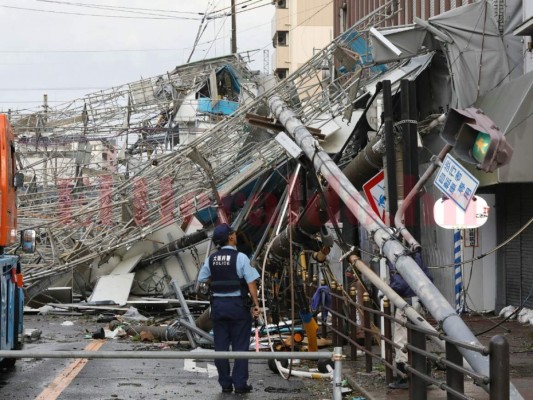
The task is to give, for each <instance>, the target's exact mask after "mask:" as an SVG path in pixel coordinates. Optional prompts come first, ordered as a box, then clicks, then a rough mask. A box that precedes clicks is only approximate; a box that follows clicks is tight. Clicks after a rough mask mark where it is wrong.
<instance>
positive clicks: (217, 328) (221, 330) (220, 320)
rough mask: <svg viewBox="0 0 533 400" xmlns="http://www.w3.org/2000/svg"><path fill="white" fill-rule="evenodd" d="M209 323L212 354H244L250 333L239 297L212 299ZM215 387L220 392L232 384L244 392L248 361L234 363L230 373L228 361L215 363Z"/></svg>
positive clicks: (248, 319)
mask: <svg viewBox="0 0 533 400" xmlns="http://www.w3.org/2000/svg"><path fill="white" fill-rule="evenodd" d="M211 319H212V320H213V334H214V342H215V351H229V348H230V345H231V349H232V351H248V350H249V348H250V334H251V330H252V316H251V315H250V309H249V308H248V307H247V306H246V305H245V304H244V300H243V299H242V298H241V297H216V296H214V297H213V298H212V302H211ZM215 366H216V367H217V371H218V383H220V386H222V387H223V388H227V387H230V386H231V385H232V384H233V385H234V386H235V387H236V388H244V387H246V385H247V384H248V359H237V360H235V362H234V365H233V372H232V371H231V368H230V363H229V360H228V359H216V360H215Z"/></svg>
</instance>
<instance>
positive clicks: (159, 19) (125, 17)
mask: <svg viewBox="0 0 533 400" xmlns="http://www.w3.org/2000/svg"><path fill="white" fill-rule="evenodd" d="M0 7H1V8H9V9H13V10H21V11H35V12H41V13H48V14H62V15H76V16H82V17H100V18H117V19H144V20H158V21H163V20H169V21H175V20H193V21H198V20H200V18H192V17H180V16H159V17H158V16H153V17H136V16H127V15H105V14H90V13H79V12H69V11H57V10H43V9H39V8H29V7H15V6H6V5H3V4H0Z"/></svg>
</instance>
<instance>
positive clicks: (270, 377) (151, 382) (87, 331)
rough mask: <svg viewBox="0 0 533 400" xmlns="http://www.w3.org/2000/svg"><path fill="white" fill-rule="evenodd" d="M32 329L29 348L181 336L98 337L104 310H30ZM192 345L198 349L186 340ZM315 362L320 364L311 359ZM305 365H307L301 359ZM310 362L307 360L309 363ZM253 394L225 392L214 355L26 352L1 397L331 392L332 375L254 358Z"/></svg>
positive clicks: (102, 346) (119, 398) (97, 399)
mask: <svg viewBox="0 0 533 400" xmlns="http://www.w3.org/2000/svg"><path fill="white" fill-rule="evenodd" d="M24 319H25V321H24V323H25V328H26V329H39V330H41V331H42V334H41V336H40V338H39V339H36V340H29V339H28V340H27V341H26V343H25V345H24V350H28V351H32V350H34V351H67V352H68V351H79V350H89V349H90V350H92V351H117V352H120V351H131V350H138V351H155V352H163V351H165V350H176V346H175V345H174V344H171V345H168V344H166V343H152V342H150V343H144V342H135V341H133V340H131V338H123V339H103V340H95V339H92V337H91V336H92V335H91V334H92V333H93V332H96V331H97V330H98V329H99V328H100V327H103V326H105V324H101V323H96V322H95V321H96V316H71V315H61V316H57V315H45V316H41V315H25V317H24ZM184 351H190V349H187V348H185V349H184ZM308 367H312V366H310V365H309V366H308ZM298 368H303V366H299V367H298ZM306 369H307V368H306ZM249 383H251V384H252V385H253V387H254V389H253V391H252V393H250V394H246V395H237V394H234V393H233V394H223V393H221V389H220V386H219V385H218V382H217V373H216V368H215V367H214V363H213V361H212V360H194V359H192V358H191V359H187V360H181V359H176V360H167V359H146V360H145V359H142V360H139V359H91V360H79V359H72V358H65V359H56V358H50V359H35V358H28V359H20V360H18V361H17V362H16V364H15V367H14V369H12V370H4V371H2V372H1V375H0V398H2V399H13V400H19V399H21V400H22V399H38V400H54V399H60V400H67V399H68V400H71V399H76V400H89V399H90V400H125V399H139V400H141V399H151V400H170V399H176V398H183V399H202V400H204V399H231V398H240V397H242V398H254V399H295V400H296V399H310V398H312V399H318V400H320V399H331V398H332V383H331V381H330V380H312V379H309V378H298V377H291V378H290V379H288V380H286V379H283V378H282V377H280V376H279V374H276V373H274V372H272V371H271V370H270V369H269V368H268V365H267V361H265V360H250V381H249Z"/></svg>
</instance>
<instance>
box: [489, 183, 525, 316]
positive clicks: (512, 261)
mask: <svg viewBox="0 0 533 400" xmlns="http://www.w3.org/2000/svg"><path fill="white" fill-rule="evenodd" d="M532 189H533V185H531V184H521V185H507V186H506V189H505V191H504V192H503V193H504V194H503V195H502V197H503V198H501V199H500V201H499V202H498V203H499V204H500V207H501V212H503V213H504V214H505V217H504V221H505V224H504V226H503V237H504V238H505V239H507V238H509V237H511V236H512V235H513V234H515V233H516V232H517V231H518V230H519V229H520V228H521V227H522V226H523V225H524V224H525V223H526V222H527V221H528V220H529V219H530V218H531V217H532V216H533V209H531V204H533V190H532ZM503 252H504V262H503V266H502V267H503V268H504V269H505V274H504V276H505V293H506V296H505V297H506V300H505V301H504V302H505V303H506V304H511V305H515V306H518V305H521V304H522V302H523V301H524V300H526V298H527V296H528V294H530V291H531V288H532V287H533V227H530V228H528V229H526V230H525V231H524V232H522V234H521V235H520V236H518V237H517V238H515V239H514V240H512V241H511V242H510V243H509V244H508V245H507V246H505V248H504V250H503ZM524 306H526V307H532V306H533V297H530V298H529V299H528V301H527V302H526V304H524Z"/></svg>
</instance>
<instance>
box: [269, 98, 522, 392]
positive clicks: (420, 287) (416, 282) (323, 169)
mask: <svg viewBox="0 0 533 400" xmlns="http://www.w3.org/2000/svg"><path fill="white" fill-rule="evenodd" d="M268 105H269V107H270V110H271V111H272V113H273V115H274V116H275V118H277V119H278V121H279V122H280V123H281V124H282V125H283V126H284V127H285V128H286V130H287V132H288V133H289V134H290V135H291V136H292V138H293V139H294V140H295V142H296V144H298V146H300V148H301V149H302V150H303V152H304V154H305V155H306V157H307V158H308V159H309V160H311V162H312V163H313V166H314V168H315V170H316V171H318V172H320V174H321V175H322V176H323V177H324V178H325V179H326V181H327V182H328V184H329V185H330V186H331V187H332V188H333V190H335V192H336V193H337V195H338V196H339V198H340V199H341V200H342V202H343V203H344V204H345V205H346V207H347V208H348V209H349V210H350V212H351V213H352V214H353V215H354V216H355V217H356V218H357V220H358V221H359V223H360V224H361V226H362V227H363V228H365V229H366V230H367V231H368V232H369V234H370V235H371V236H372V237H373V239H374V241H375V242H376V244H377V245H378V246H379V248H380V249H381V251H382V253H383V254H384V255H385V257H387V259H388V260H389V261H390V262H392V263H393V264H395V266H396V269H397V270H398V272H399V273H400V274H401V275H402V277H403V278H404V279H405V281H406V282H407V283H408V285H409V286H410V287H411V288H412V289H413V291H414V292H415V293H416V294H417V296H418V297H419V298H420V300H421V301H422V303H423V304H424V306H425V307H426V308H427V310H428V311H429V312H430V314H431V315H432V316H433V317H434V318H435V319H436V320H437V321H438V322H439V324H440V325H441V326H442V329H443V330H444V332H445V333H446V334H447V335H448V336H449V337H450V338H452V339H455V340H457V341H462V342H468V343H470V344H473V345H481V343H480V342H479V341H478V339H477V338H476V337H475V336H474V334H473V333H472V332H471V331H470V329H469V328H468V326H466V324H465V323H464V321H463V320H462V319H461V317H460V316H459V315H457V313H456V312H455V309H454V308H453V307H452V306H451V305H450V303H448V301H447V300H446V299H445V298H444V296H443V295H442V294H441V293H440V291H439V290H438V289H437V288H436V287H435V286H434V285H433V283H432V282H431V281H430V280H429V278H428V277H427V276H426V275H425V274H424V272H423V271H422V270H421V269H420V267H419V266H418V264H417V263H416V262H415V261H414V260H413V258H412V257H410V256H409V255H408V254H409V251H408V250H407V249H406V248H405V247H404V246H403V245H402V243H401V242H400V241H399V240H398V239H397V238H396V237H395V236H394V235H393V234H392V232H391V230H390V229H389V228H388V227H387V226H386V225H384V224H383V222H382V221H381V220H380V219H379V216H378V215H376V214H375V213H374V212H373V211H372V209H371V207H370V205H369V204H368V203H367V202H366V200H365V199H364V198H363V196H362V195H361V194H360V193H359V192H358V191H357V189H356V188H355V187H354V186H353V184H352V183H351V182H350V181H349V180H348V179H347V178H346V177H345V176H344V174H343V173H342V171H341V170H340V169H339V168H338V166H337V165H336V164H335V162H333V160H332V159H331V158H330V157H329V155H328V154H327V153H326V152H325V151H323V150H322V149H321V147H320V146H319V144H318V142H317V141H316V139H315V138H313V136H312V135H311V133H310V132H309V131H308V130H307V128H306V127H305V126H304V124H303V123H302V122H301V121H300V120H299V119H298V118H297V117H296V115H295V113H294V112H292V111H291V110H290V109H289V108H288V107H287V105H286V104H285V102H284V101H283V100H282V99H281V98H280V97H278V96H272V97H270V98H269V100H268ZM459 351H460V352H461V354H462V355H463V357H464V358H465V359H466V360H467V361H468V363H469V364H470V366H471V367H472V369H473V370H474V371H476V372H478V373H481V374H484V375H486V376H489V374H490V370H489V359H488V357H486V356H483V355H482V354H479V353H477V352H475V351H472V350H468V349H464V348H459ZM510 392H511V398H512V399H523V397H522V396H521V395H520V393H518V391H517V390H516V388H515V387H514V386H513V385H512V384H511V385H510Z"/></svg>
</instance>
